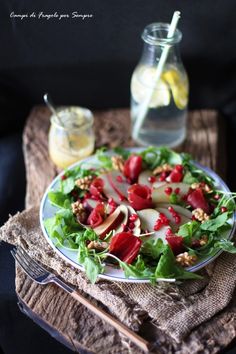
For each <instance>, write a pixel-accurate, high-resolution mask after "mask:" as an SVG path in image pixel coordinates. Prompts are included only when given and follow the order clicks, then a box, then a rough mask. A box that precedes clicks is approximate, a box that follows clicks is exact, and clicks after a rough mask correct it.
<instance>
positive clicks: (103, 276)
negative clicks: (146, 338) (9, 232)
mask: <svg viewBox="0 0 236 354" xmlns="http://www.w3.org/2000/svg"><path fill="white" fill-rule="evenodd" d="M144 149H145V148H140V147H134V148H127V150H130V151H142V150H144ZM107 152H108V153H112V150H111V149H110V150H108V151H107ZM95 157H96V155H95V154H93V155H91V156H89V157H86V158H84V159H82V160H80V161H77V162H75V163H73V164H72V165H70V166H69V167H68V168H67V169H68V170H71V169H73V168H74V167H76V166H78V165H80V164H81V163H84V162H86V161H89V160H91V159H93V158H95ZM191 161H192V162H193V163H194V165H195V166H197V167H198V168H200V169H201V170H203V171H204V172H206V173H207V174H208V175H209V176H210V177H212V178H213V179H214V180H215V181H217V182H219V183H220V185H221V187H223V189H224V190H225V191H226V192H229V193H232V192H231V191H230V189H229V187H228V186H227V184H226V183H225V182H224V181H223V179H222V178H221V177H220V176H219V175H218V174H217V173H216V172H214V171H213V170H212V169H211V168H209V167H206V166H203V165H202V164H201V163H199V162H196V161H194V160H191ZM63 174H64V170H62V171H61V172H60V173H59V174H58V175H57V176H56V177H55V178H54V179H53V180H52V182H51V183H50V184H49V186H48V187H47V189H46V191H45V192H44V195H43V197H42V199H41V202H40V208H39V220H40V227H41V230H42V232H43V235H44V237H45V239H46V241H47V242H48V243H49V244H50V246H51V247H52V248H53V250H54V251H55V252H56V253H57V254H58V255H59V256H60V257H61V258H62V259H64V260H65V261H66V262H68V263H69V264H70V265H72V266H73V267H75V268H77V269H79V270H81V271H83V272H85V271H84V267H83V266H82V265H80V264H79V263H75V262H74V261H73V260H71V259H70V258H69V257H67V256H66V255H65V254H63V253H62V251H61V250H60V249H59V248H58V247H56V246H55V244H54V243H53V241H52V239H51V238H50V236H49V234H48V233H47V230H46V228H45V227H44V223H43V222H44V218H43V210H44V207H45V204H46V201H47V200H48V198H47V197H48V192H49V191H50V190H51V189H52V188H53V186H54V185H55V184H56V183H57V182H58V180H59V179H60V177H61V176H62V175H63ZM232 222H233V224H232V228H231V230H230V231H229V235H228V238H227V239H228V240H231V239H232V238H233V235H234V232H235V229H236V212H234V213H233V215H232ZM71 252H73V251H71ZM75 252H76V251H75ZM222 252H223V250H219V251H218V252H216V254H215V255H214V256H212V257H208V258H206V259H205V260H204V261H203V262H202V263H199V264H197V265H195V266H192V267H188V268H186V270H188V271H190V272H196V271H198V270H200V269H202V268H204V267H205V266H206V265H208V264H210V263H211V262H213V261H214V260H215V259H216V258H217V257H219V255H220V254H221V253H222ZM98 278H100V279H105V280H109V281H117V282H126V283H150V280H149V279H146V278H143V279H138V278H137V279H136V278H120V277H116V276H114V275H106V274H103V273H100V274H99V275H98ZM157 281H166V280H165V279H157Z"/></svg>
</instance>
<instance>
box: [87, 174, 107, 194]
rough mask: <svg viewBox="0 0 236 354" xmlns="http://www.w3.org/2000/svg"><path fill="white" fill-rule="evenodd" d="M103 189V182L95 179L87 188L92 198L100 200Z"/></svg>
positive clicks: (100, 179)
mask: <svg viewBox="0 0 236 354" xmlns="http://www.w3.org/2000/svg"><path fill="white" fill-rule="evenodd" d="M103 188H104V181H103V180H102V178H99V177H97V178H95V179H94V180H93V181H92V183H91V185H90V188H89V192H90V193H91V194H92V195H93V196H94V197H98V198H101V197H102V192H103Z"/></svg>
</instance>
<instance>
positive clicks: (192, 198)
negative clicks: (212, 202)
mask: <svg viewBox="0 0 236 354" xmlns="http://www.w3.org/2000/svg"><path fill="white" fill-rule="evenodd" d="M187 202H188V204H190V205H191V207H192V208H193V209H197V208H201V209H202V210H204V212H205V213H207V214H209V213H210V206H209V204H208V202H207V200H206V198H205V196H204V194H203V191H202V189H201V188H197V189H194V190H193V191H192V192H190V193H189V194H188V196H187Z"/></svg>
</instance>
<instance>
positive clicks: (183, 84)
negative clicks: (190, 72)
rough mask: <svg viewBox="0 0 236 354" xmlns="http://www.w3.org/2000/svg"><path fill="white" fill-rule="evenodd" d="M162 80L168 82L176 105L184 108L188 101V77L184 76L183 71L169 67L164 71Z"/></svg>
mask: <svg viewBox="0 0 236 354" xmlns="http://www.w3.org/2000/svg"><path fill="white" fill-rule="evenodd" d="M161 78H162V80H165V82H166V83H168V85H169V87H170V89H171V92H172V96H173V99H174V102H175V104H176V107H177V108H179V109H184V108H186V106H187V103H188V82H187V78H183V77H182V76H181V73H180V72H179V71H177V70H176V69H169V70H166V71H164V72H163V74H162V76H161Z"/></svg>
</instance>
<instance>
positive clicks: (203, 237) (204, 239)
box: [199, 235, 208, 246]
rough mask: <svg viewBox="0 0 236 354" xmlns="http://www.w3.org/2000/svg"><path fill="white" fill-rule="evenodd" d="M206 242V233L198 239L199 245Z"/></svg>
mask: <svg viewBox="0 0 236 354" xmlns="http://www.w3.org/2000/svg"><path fill="white" fill-rule="evenodd" d="M207 242H208V237H207V235H202V236H201V238H200V240H199V244H200V246H205V245H206V244H207Z"/></svg>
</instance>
